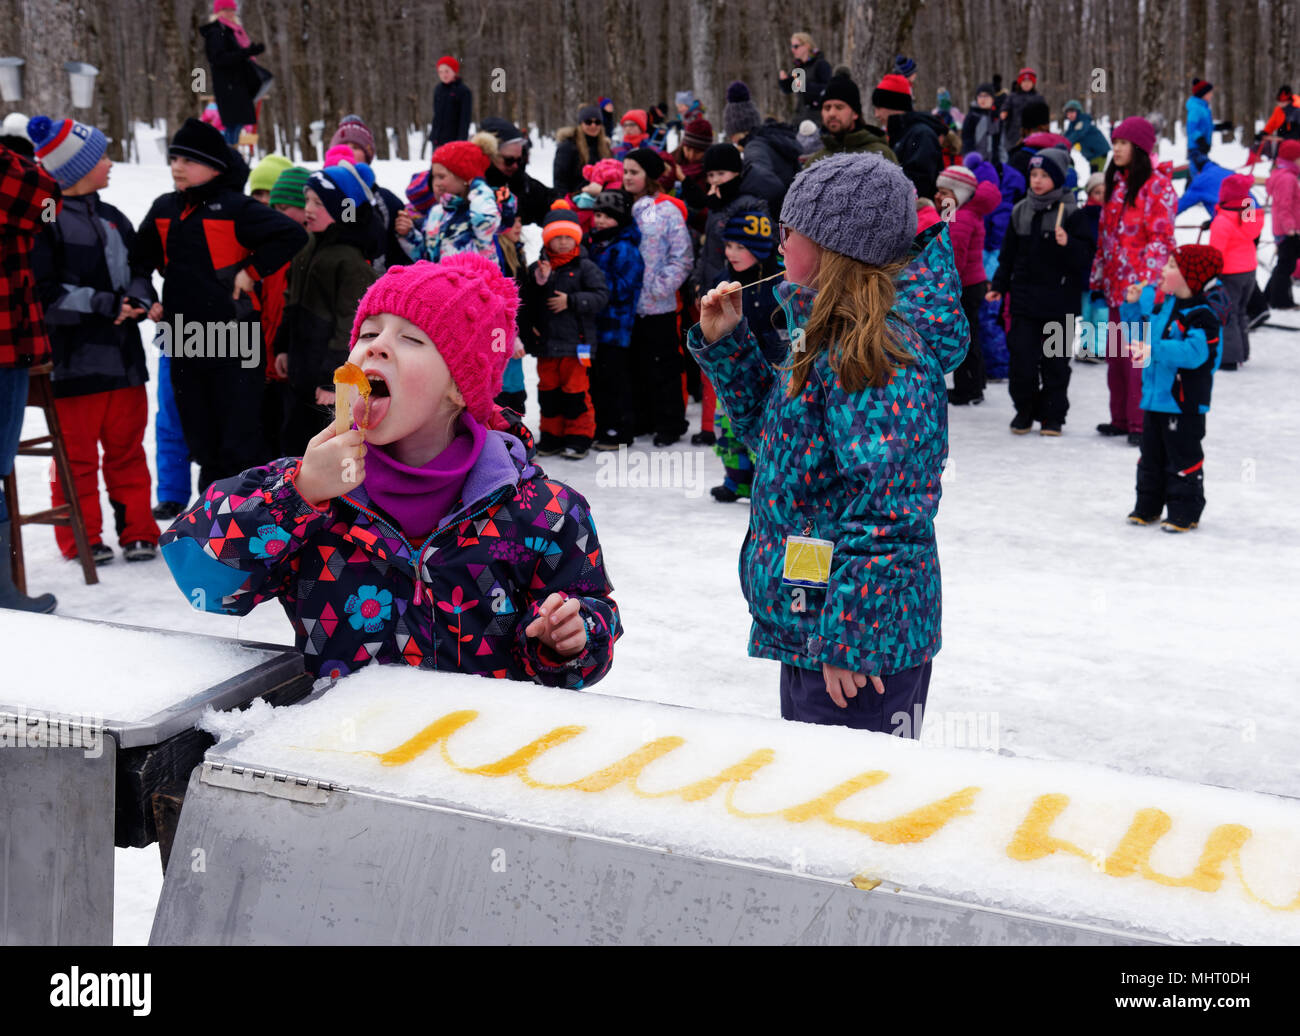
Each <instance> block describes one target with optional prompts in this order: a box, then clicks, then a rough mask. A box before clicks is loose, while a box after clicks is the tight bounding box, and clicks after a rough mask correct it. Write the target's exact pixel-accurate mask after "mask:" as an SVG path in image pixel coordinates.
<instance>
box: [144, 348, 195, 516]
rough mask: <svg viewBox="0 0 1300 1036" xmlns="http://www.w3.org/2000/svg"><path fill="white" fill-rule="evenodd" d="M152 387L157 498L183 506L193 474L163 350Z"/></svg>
mask: <svg viewBox="0 0 1300 1036" xmlns="http://www.w3.org/2000/svg"><path fill="white" fill-rule="evenodd" d="M154 390H155V391H156V392H157V393H158V413H157V414H156V415H154V426H153V438H154V446H155V447H156V454H155V463H156V464H157V465H158V501H159V503H161V502H162V501H164V500H166V501H168V502H170V503H173V504H180V505H182V506H184V505H185V504H188V503H189V502H190V491H191V485H192V483H193V481H194V475H193V473H192V472H191V471H190V448H189V447H188V446H186V445H185V433H184V432H182V431H181V415H180V414H178V413H177V412H176V397H175V396H174V395H173V394H172V358H171V357H170V356H168V355H166V354H163V355H161V356H159V357H158V381H157V382H156V383H155V386H154Z"/></svg>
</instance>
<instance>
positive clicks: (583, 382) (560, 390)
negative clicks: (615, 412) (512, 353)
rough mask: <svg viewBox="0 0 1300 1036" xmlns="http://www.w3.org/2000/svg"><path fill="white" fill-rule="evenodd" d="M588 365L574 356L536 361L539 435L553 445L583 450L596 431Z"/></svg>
mask: <svg viewBox="0 0 1300 1036" xmlns="http://www.w3.org/2000/svg"><path fill="white" fill-rule="evenodd" d="M590 370H591V368H590V367H588V366H586V365H585V364H583V362H582V361H581V360H580V359H578V357H576V356H555V357H550V356H544V357H542V358H541V359H539V360H538V361H537V402H538V403H539V404H540V407H541V411H542V424H541V429H542V438H543V440H545V441H546V442H547V443H548V444H553V445H554V447H555V448H558V449H563V448H570V449H574V450H577V451H579V452H582V451H584V450H586V449H587V448H588V447H589V446H591V440H592V437H593V436H594V435H595V434H596V415H595V413H594V412H593V411H592V408H591V391H590V389H591V383H590V380H589V379H588V372H589V371H590Z"/></svg>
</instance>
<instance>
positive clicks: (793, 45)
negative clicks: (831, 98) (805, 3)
mask: <svg viewBox="0 0 1300 1036" xmlns="http://www.w3.org/2000/svg"><path fill="white" fill-rule="evenodd" d="M790 55H791V57H793V58H794V73H793V74H792V73H790V72H787V71H786V70H785V69H782V70H781V82H780V86H781V92H782V93H783V94H792V95H793V96H794V97H796V98H798V100H799V105H798V107H797V108H796V110H795V118H796V120H802V119H812V121H813V122H815V123H816V124H817V125H818V126H820V125H821V124H822V108H821V105H822V91H823V90H825V89H826V84H827V83H829V82H830V81H831V63H830V62H829V61H827V60H826V59H825V58H824V57H822V52H821V51H820V50H818V49H817V47H816V46H815V45H814V44H813V38H812V37H811V36H810V35H809V34H808V33H806V32H796V33H795V34H794V35H793V36H791V37H790ZM800 72H802V73H803V74H802V76H800V75H799V73H800ZM799 79H802V80H803V90H802V92H799V91H796V90H795V84H796V82H798V81H799Z"/></svg>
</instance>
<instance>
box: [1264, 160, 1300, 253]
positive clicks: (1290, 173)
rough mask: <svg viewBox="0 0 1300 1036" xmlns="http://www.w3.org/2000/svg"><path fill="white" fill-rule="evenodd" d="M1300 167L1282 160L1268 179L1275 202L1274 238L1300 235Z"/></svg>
mask: <svg viewBox="0 0 1300 1036" xmlns="http://www.w3.org/2000/svg"><path fill="white" fill-rule="evenodd" d="M1298 177H1300V167H1297V166H1296V164H1295V163H1294V162H1288V161H1286V160H1285V159H1280V160H1279V161H1278V163H1277V165H1275V166H1274V167H1273V172H1272V173H1271V174H1270V175H1269V178H1268V185H1267V189H1268V196H1269V197H1270V198H1271V199H1272V200H1273V236H1274V237H1286V235H1287V234H1295V233H1300V178H1298Z"/></svg>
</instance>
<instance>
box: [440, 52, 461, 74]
mask: <svg viewBox="0 0 1300 1036" xmlns="http://www.w3.org/2000/svg"><path fill="white" fill-rule="evenodd" d="M438 64H439V65H446V66H447V67H448V68H450V69H451V70H452V71H453V72H455V73H456V74H457V75H460V62H459V61H457V60H456V59H455V58H454V57H452V56H451V55H450V54H444V55H443V56H442V57H440V58H439V59H438ZM434 67H435V68H436V67H437V65H435V66H434Z"/></svg>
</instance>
